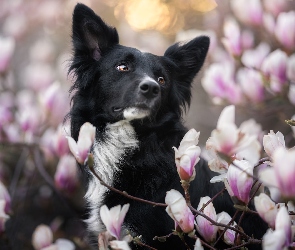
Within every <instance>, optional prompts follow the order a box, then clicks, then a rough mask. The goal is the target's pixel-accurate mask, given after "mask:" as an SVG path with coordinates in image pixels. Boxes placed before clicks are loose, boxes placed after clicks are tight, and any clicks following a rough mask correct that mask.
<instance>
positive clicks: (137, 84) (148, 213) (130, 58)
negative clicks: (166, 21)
mask: <svg viewBox="0 0 295 250" xmlns="http://www.w3.org/2000/svg"><path fill="white" fill-rule="evenodd" d="M72 41H73V59H72V62H71V66H70V72H72V73H73V74H74V76H75V81H74V84H73V86H72V88H71V91H72V92H73V97H72V107H71V111H70V114H69V116H70V120H71V134H72V136H73V138H74V139H75V140H77V138H78V134H79V130H80V127H81V126H82V125H83V124H84V123H85V122H90V123H91V124H93V125H94V126H95V127H96V139H95V142H94V145H93V148H92V153H93V155H94V168H95V171H96V172H97V173H98V174H99V175H100V176H101V178H102V179H103V180H104V181H105V182H106V183H107V184H109V185H111V186H113V187H115V188H117V189H119V190H122V191H125V192H127V193H128V194H130V195H133V196H136V197H139V198H143V199H146V200H150V201H153V202H159V203H164V201H165V195H166V192H167V191H169V190H171V189H176V190H178V191H180V192H182V193H183V189H182V187H181V183H180V179H179V177H178V173H177V169H176V166H175V161H174V151H173V149H172V147H173V146H175V147H178V146H179V143H180V141H181V140H182V138H183V136H184V135H185V133H186V132H187V128H185V127H184V125H183V124H182V118H181V117H182V113H183V112H184V111H185V109H186V108H187V107H188V106H189V104H190V100H191V85H192V82H193V79H194V77H195V76H196V75H197V73H198V72H199V71H200V69H201V67H202V65H203V63H204V60H205V58H206V55H207V51H208V48H209V44H210V41H209V38H208V37H206V36H200V37H197V38H195V39H193V40H191V41H188V42H186V43H176V44H174V45H172V46H170V47H169V48H168V49H167V50H166V51H165V53H164V55H163V56H157V55H153V54H151V53H143V52H141V51H139V50H137V49H135V48H130V47H126V46H122V45H120V44H119V36H118V33H117V31H116V29H115V28H113V27H111V26H109V25H108V24H106V23H105V22H104V21H103V20H102V19H101V18H100V17H99V16H97V15H96V14H95V13H94V11H93V10H91V9H90V8H88V7H87V6H85V5H83V4H77V5H76V7H75V9H74V12H73V24H72ZM82 169H83V175H84V176H85V177H86V179H87V192H86V195H85V198H86V201H87V203H88V208H89V218H88V219H87V220H86V223H87V225H88V230H89V231H90V233H91V234H92V235H94V236H95V237H96V239H97V235H98V234H99V233H100V232H102V231H104V230H105V227H104V225H103V223H102V221H101V219H100V215H99V210H100V207H101V206H102V205H104V204H105V205H107V206H108V208H111V207H113V206H116V205H119V204H120V205H123V204H126V203H129V204H130V208H129V211H128V213H127V216H126V218H125V220H124V223H123V228H124V230H128V232H129V233H130V234H131V235H132V236H133V237H136V236H141V240H142V242H143V243H144V244H147V245H149V246H151V247H153V248H156V249H178V250H179V249H187V247H186V246H185V245H184V244H183V242H182V241H181V240H180V238H179V237H177V236H171V237H169V238H167V240H166V241H165V242H160V241H158V240H153V239H154V237H155V236H165V235H168V234H170V233H171V232H172V230H173V229H174V222H173V220H172V219H171V218H170V217H169V216H168V214H167V213H166V211H165V208H163V207H153V206H151V205H149V204H145V203H141V202H138V201H135V200H132V199H128V198H126V197H124V196H122V195H120V194H117V193H115V192H112V191H110V190H108V189H107V188H106V187H104V186H102V185H101V184H100V182H99V180H98V179H96V178H95V177H93V175H92V174H91V173H90V171H89V170H88V169H87V168H85V167H84V168H82ZM214 175H215V174H214V173H213V172H211V171H210V169H209V168H208V165H207V162H206V161H205V160H203V159H201V160H200V162H199V163H198V164H197V166H196V177H195V180H194V181H193V182H191V186H190V195H191V203H192V206H193V207H195V208H196V207H197V206H198V203H199V200H200V197H204V196H210V197H213V196H214V195H215V194H216V193H217V192H218V191H220V190H221V189H222V188H223V184H218V183H217V184H210V183H209V180H210V179H211V178H212V177H213V176H214ZM214 206H215V209H216V210H217V212H221V211H227V212H228V213H229V214H230V215H233V214H234V212H235V209H234V208H233V202H232V201H231V199H230V197H229V195H228V194H227V193H226V192H225V193H224V194H223V195H222V196H219V197H218V198H217V199H215V200H214ZM241 226H242V228H243V229H244V230H245V232H246V233H247V234H248V235H254V236H255V237H258V238H261V237H262V236H263V234H264V232H265V231H266V228H267V227H266V225H265V223H264V222H263V221H262V220H261V219H260V218H259V217H258V216H256V215H253V214H246V215H245V216H244V220H243V223H242V224H241ZM186 241H187V244H188V245H189V246H190V247H193V244H194V240H192V239H190V238H187V239H186ZM130 246H131V248H132V249H144V247H142V246H139V245H136V244H133V243H131V244H130ZM251 247H252V249H259V248H260V247H259V246H256V245H253V246H249V248H251Z"/></svg>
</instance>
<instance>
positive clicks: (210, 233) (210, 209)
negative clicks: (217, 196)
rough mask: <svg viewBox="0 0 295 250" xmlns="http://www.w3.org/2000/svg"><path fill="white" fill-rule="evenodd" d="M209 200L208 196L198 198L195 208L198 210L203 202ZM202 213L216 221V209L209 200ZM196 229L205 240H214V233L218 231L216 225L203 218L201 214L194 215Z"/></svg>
mask: <svg viewBox="0 0 295 250" xmlns="http://www.w3.org/2000/svg"><path fill="white" fill-rule="evenodd" d="M209 200H210V197H208V196H206V197H202V198H201V199H200V203H199V205H198V208H197V210H200V209H201V208H202V207H203V206H204V204H206V203H207V202H208V201H209ZM203 213H204V214H205V215H207V216H208V217H210V218H211V219H212V220H214V221H216V220H217V216H216V211H215V208H214V206H213V203H212V202H210V203H209V204H208V205H207V206H206V207H205V208H204V210H203ZM196 229H197V231H198V232H199V234H200V235H201V236H202V237H203V238H204V239H205V240H206V241H207V242H214V241H215V239H216V234H217V231H218V227H217V226H215V225H213V224H212V223H211V222H210V221H208V220H207V219H205V218H204V217H202V216H200V215H199V216H197V217H196Z"/></svg>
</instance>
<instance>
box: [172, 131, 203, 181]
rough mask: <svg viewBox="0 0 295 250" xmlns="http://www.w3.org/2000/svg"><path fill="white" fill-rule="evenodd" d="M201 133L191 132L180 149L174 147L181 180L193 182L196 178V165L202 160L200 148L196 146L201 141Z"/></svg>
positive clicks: (184, 138) (187, 134)
mask: <svg viewBox="0 0 295 250" xmlns="http://www.w3.org/2000/svg"><path fill="white" fill-rule="evenodd" d="M199 135H200V132H197V131H196V130H194V129H191V130H189V131H188V132H187V133H186V135H185V136H184V137H183V139H182V141H181V142H180V145H179V148H178V149H177V148H175V147H173V149H174V151H175V163H176V167H177V172H178V174H179V177H180V179H181V180H185V181H191V180H192V179H193V178H194V172H195V165H196V164H197V163H198V162H199V160H200V153H201V149H200V147H198V146H196V144H197V143H198V141H199Z"/></svg>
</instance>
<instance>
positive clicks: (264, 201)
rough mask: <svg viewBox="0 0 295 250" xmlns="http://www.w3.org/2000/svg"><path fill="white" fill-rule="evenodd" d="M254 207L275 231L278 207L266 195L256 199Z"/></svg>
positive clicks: (262, 194)
mask: <svg viewBox="0 0 295 250" xmlns="http://www.w3.org/2000/svg"><path fill="white" fill-rule="evenodd" d="M254 205H255V208H256V211H257V212H258V214H259V216H260V217H261V218H262V219H263V220H264V221H265V222H267V224H268V225H269V226H270V227H271V228H273V229H274V228H275V220H276V216H277V213H278V206H277V205H276V204H275V203H274V202H273V201H272V200H271V199H270V198H269V196H268V195H266V194H264V193H261V194H260V195H259V196H255V197H254Z"/></svg>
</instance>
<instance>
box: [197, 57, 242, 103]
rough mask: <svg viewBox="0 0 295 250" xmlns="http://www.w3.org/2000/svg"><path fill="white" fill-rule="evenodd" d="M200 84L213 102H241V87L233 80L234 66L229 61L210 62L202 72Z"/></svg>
mask: <svg viewBox="0 0 295 250" xmlns="http://www.w3.org/2000/svg"><path fill="white" fill-rule="evenodd" d="M202 86H203V88H204V89H205V91H206V92H207V93H208V94H209V95H211V96H212V97H213V98H214V100H213V101H214V102H217V103H219V102H222V101H223V100H226V101H228V102H230V103H235V104H237V103H241V102H242V92H241V88H240V86H239V85H237V84H236V83H235V81H234V67H233V64H232V63H230V62H223V63H214V64H212V65H211V66H210V67H209V68H208V69H207V70H206V72H205V74H204V77H203V79H202Z"/></svg>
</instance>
